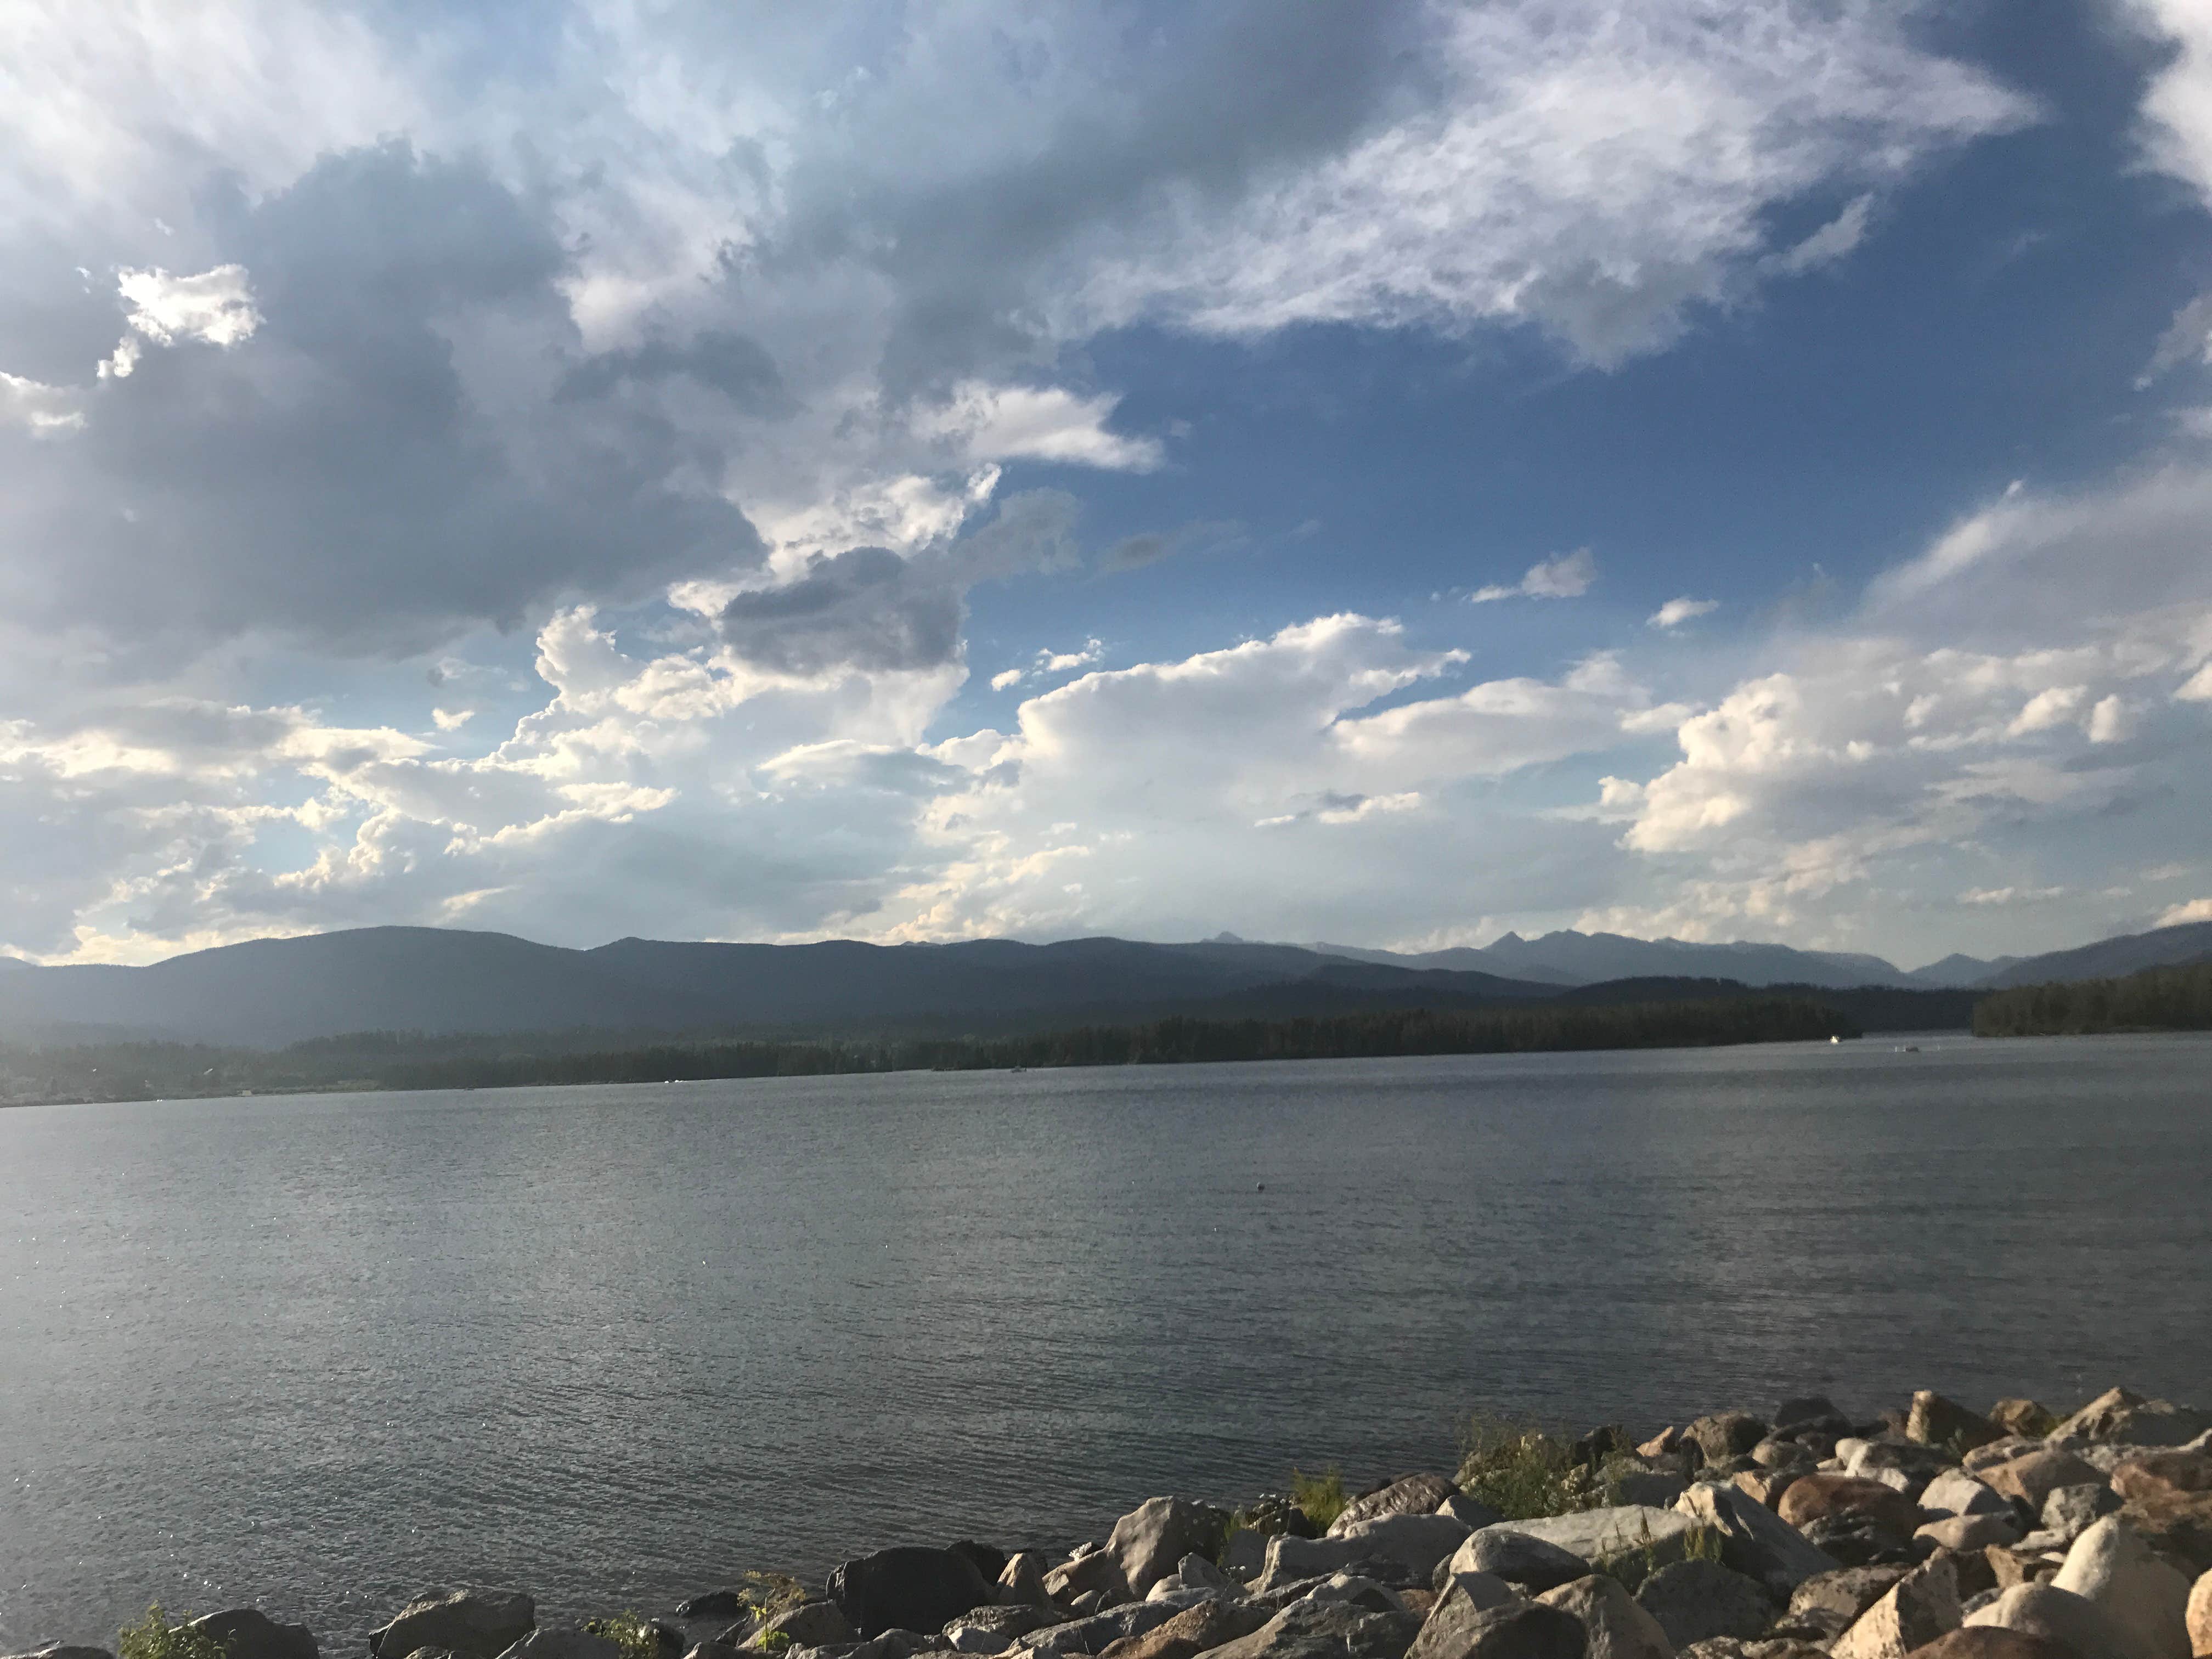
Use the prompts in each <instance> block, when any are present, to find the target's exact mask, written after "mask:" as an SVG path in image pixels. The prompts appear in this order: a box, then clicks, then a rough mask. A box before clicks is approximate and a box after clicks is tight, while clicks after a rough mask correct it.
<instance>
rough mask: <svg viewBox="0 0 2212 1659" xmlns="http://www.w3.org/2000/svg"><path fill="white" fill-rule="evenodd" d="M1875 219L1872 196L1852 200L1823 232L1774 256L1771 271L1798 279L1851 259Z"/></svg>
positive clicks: (1816, 232)
mask: <svg viewBox="0 0 2212 1659" xmlns="http://www.w3.org/2000/svg"><path fill="white" fill-rule="evenodd" d="M1873 216H1874V197H1873V196H1871V195H1864V196H1855V197H1852V198H1851V199H1850V201H1849V202H1847V203H1845V204H1844V210H1843V211H1842V212H1840V213H1838V215H1837V216H1835V217H1834V218H1832V219H1831V220H1829V221H1828V222H1827V223H1826V224H1825V225H1822V226H1821V227H1820V229H1818V230H1816V231H1814V233H1813V234H1811V235H1809V236H1808V237H1807V238H1806V239H1805V240H1803V241H1802V242H1800V243H1798V244H1797V245H1796V246H1795V247H1792V248H1788V249H1786V250H1784V252H1781V253H1778V254H1777V255H1775V256H1774V258H1773V259H1772V260H1771V262H1770V265H1771V269H1772V270H1778V271H1781V272H1782V273H1784V275H1786V276H1802V275H1803V274H1804V273H1805V272H1806V271H1808V270H1819V269H1820V268H1821V267H1822V266H1823V265H1832V264H1836V263H1837V262H1838V260H1841V259H1845V258H1850V255H1851V254H1852V253H1853V252H1856V251H1857V247H1858V245H1859V244H1860V243H1861V242H1863V241H1864V240H1866V234H1867V225H1868V222H1869V221H1870V220H1871V219H1872V218H1873Z"/></svg>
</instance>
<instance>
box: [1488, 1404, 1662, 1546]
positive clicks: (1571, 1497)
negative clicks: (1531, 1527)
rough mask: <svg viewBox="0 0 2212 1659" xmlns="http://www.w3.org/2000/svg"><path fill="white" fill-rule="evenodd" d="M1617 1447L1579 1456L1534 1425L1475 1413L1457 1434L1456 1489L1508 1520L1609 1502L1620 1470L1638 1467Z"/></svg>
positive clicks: (1567, 1512)
mask: <svg viewBox="0 0 2212 1659" xmlns="http://www.w3.org/2000/svg"><path fill="white" fill-rule="evenodd" d="M1601 1443H1602V1442H1601ZM1618 1446H1619V1443H1618V1442H1616V1443H1615V1449H1613V1450H1610V1451H1607V1453H1605V1454H1604V1455H1602V1456H1599V1457H1594V1458H1585V1457H1580V1456H1577V1455H1576V1452H1575V1449H1574V1448H1573V1447H1571V1446H1569V1445H1566V1444H1564V1443H1561V1442H1559V1441H1558V1440H1554V1439H1553V1437H1551V1436H1550V1435H1548V1434H1546V1433H1545V1432H1543V1431H1541V1429H1537V1428H1534V1427H1531V1426H1530V1425H1528V1424H1525V1423H1516V1422H1513V1421H1512V1420H1511V1419H1507V1418H1503V1417H1494V1416H1492V1415H1490V1414H1489V1413H1484V1412H1477V1413H1474V1415H1473V1416H1471V1417H1469V1418H1468V1420H1467V1425H1466V1427H1465V1428H1464V1429H1462V1431H1461V1433H1460V1451H1461V1454H1462V1456H1461V1461H1460V1466H1459V1486H1460V1490H1461V1491H1462V1492H1465V1493H1467V1495H1468V1497H1470V1498H1480V1500H1481V1501H1482V1502H1484V1503H1486V1504H1489V1505H1490V1507H1491V1508H1492V1509H1494V1510H1497V1511H1498V1513H1499V1514H1500V1515H1502V1516H1504V1517H1505V1518H1506V1519H1507V1520H1508V1521H1539V1520H1541V1519H1543V1518H1544V1517H1545V1516H1551V1515H1572V1514H1574V1513H1575V1512H1576V1511H1577V1510H1594V1509H1597V1508H1600V1507H1601V1506H1603V1505H1606V1504H1611V1503H1613V1501H1614V1498H1615V1493H1614V1490H1613V1483H1614V1481H1615V1480H1617V1479H1618V1478H1619V1477H1620V1474H1623V1473H1625V1472H1626V1471H1629V1470H1632V1469H1638V1468H1642V1467H1643V1465H1642V1464H1640V1463H1638V1462H1636V1460H1635V1459H1633V1458H1632V1457H1630V1456H1628V1455H1626V1453H1625V1452H1623V1451H1621V1450H1620V1449H1618Z"/></svg>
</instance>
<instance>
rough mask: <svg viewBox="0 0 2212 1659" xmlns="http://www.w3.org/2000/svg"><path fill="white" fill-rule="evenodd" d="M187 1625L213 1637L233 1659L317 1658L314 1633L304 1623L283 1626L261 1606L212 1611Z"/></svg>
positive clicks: (196, 1631) (187, 1628)
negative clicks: (260, 1607)
mask: <svg viewBox="0 0 2212 1659" xmlns="http://www.w3.org/2000/svg"><path fill="white" fill-rule="evenodd" d="M185 1629H186V1630H188V1631H191V1632H195V1633H197V1634H198V1635H201V1636H207V1637H212V1638H214V1639H215V1640H216V1641H217V1642H219V1643H221V1644H222V1646H223V1647H224V1648H226V1649H227V1650H229V1653H230V1659H317V1656H316V1650H315V1638H314V1633H313V1632H312V1631H310V1630H309V1629H308V1628H307V1626H305V1625H280V1624H278V1623H277V1622H276V1620H274V1619H271V1618H270V1616H269V1615H268V1614H267V1613H263V1612H262V1611H261V1610H260V1609H259V1608H258V1607H232V1608H230V1609H229V1610H228V1611H227V1612H223V1613H208V1614H206V1615H205V1616H204V1617H202V1618H198V1619H195V1620H192V1621H191V1623H189V1624H187V1625H186V1626H185Z"/></svg>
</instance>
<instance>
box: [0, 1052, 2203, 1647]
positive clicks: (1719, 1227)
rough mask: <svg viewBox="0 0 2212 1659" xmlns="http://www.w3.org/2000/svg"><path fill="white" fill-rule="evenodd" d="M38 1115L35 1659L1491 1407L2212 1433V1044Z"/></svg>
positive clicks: (1592, 1060) (19, 1607) (5, 1589)
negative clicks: (142, 1630)
mask: <svg viewBox="0 0 2212 1659" xmlns="http://www.w3.org/2000/svg"><path fill="white" fill-rule="evenodd" d="M1922 1042H1923V1052H1921V1053H1918V1054H1904V1053H1899V1052H1897V1051H1896V1049H1895V1046H1894V1044H1893V1042H1889V1041H1871V1040H1870V1041H1869V1042H1863V1043H1857V1044H1847V1045H1844V1046H1843V1047H1840V1048H1830V1047H1826V1046H1823V1047H1820V1048H1800V1047H1787V1048H1736V1049H1727V1050H1716V1051H1703V1052H1674V1053H1658V1054H1653V1053H1639V1054H1625V1053H1613V1054H1551V1055H1536V1056H1527V1057H1512V1058H1502V1057H1482V1058H1467V1059H1445V1060H1429V1059H1425V1060H1382V1061H1348V1062H1307V1063H1302V1064H1301V1063H1287V1064H1279V1065H1260V1066H1202V1067H1201V1066H1189V1067H1181V1066H1178V1067H1160V1068H1146V1069H1133V1070H1115V1071H1079V1072H1051V1073H1030V1074H1027V1075H1023V1076H1014V1075H1006V1074H981V1075H978V1074H946V1075H936V1074H921V1075H908V1076H899V1077H887V1078H866V1079H862V1078H827V1079H793V1080H782V1081H773V1082H739V1083H722V1084H703V1085H690V1086H671V1087H666V1088H629V1089H617V1088H580V1089H558V1090H552V1089H548V1090H521V1091H499V1092H490V1091H486V1092H478V1093H470V1094H419V1095H359V1096H324V1097H294V1098H288V1099H287V1098H264V1099H255V1100H227V1101H206V1102H196V1103H185V1104H174V1105H155V1104H147V1105H131V1106H84V1107H63V1108H43V1109H19V1110H15V1111H5V1112H0V1217H4V1220H0V1469H3V1470H4V1474H5V1480H4V1482H0V1651H6V1650H12V1649H16V1648H21V1647H23V1646H26V1645H27V1644H30V1643H31V1642H33V1641H34V1640H42V1639H45V1638H55V1637H59V1638H73V1639H79V1640H98V1641H108V1640H111V1639H112V1635H113V1632H115V1630H116V1628H117V1626H118V1624H119V1623H121V1622H123V1621H124V1620H126V1619H130V1618H132V1617H135V1616H136V1615H137V1613H140V1612H142V1611H143V1609H144V1607H145V1606H146V1604H147V1603H148V1602H149V1601H152V1600H155V1599H157V1598H158V1599H159V1600H160V1601H161V1602H162V1603H163V1604H164V1605H165V1606H166V1607H169V1608H170V1609H171V1610H172V1611H174V1610H177V1609H179V1608H185V1609H191V1610H193V1611H207V1610H210V1609H211V1608H214V1607H220V1606H229V1605H234V1604H237V1603H240V1602H258V1604H260V1605H261V1606H263V1607H266V1608H268V1609H270V1611H272V1612H275V1613H279V1614H280V1615H282V1616H285V1617H288V1618H295V1619H303V1620H306V1621H307V1623H308V1624H310V1625H311V1626H313V1628H314V1629H315V1631H316V1632H317V1633H318V1634H319V1636H320V1637H321V1638H322V1641H323V1646H324V1650H325V1652H326V1653H327V1652H337V1653H340V1654H354V1653H357V1652H358V1651H359V1648H358V1646H357V1644H358V1643H359V1642H360V1640H361V1638H362V1634H363V1632H365V1631H366V1630H367V1629H368V1626H371V1625H372V1624H374V1623H377V1622H380V1620H382V1619H383V1618H384V1617H386V1615H388V1614H389V1613H391V1612H392V1611H394V1610H395V1609H396V1608H397V1607H398V1605H399V1604H400V1602H401V1601H403V1600H404V1599H405V1597H406V1596H407V1595H410V1594H411V1593H413V1592H415V1591H416V1590H418V1589H422V1588H424V1587H426V1586H428V1585H431V1584H436V1583H450V1582H453V1581H475V1582H489V1583H511V1584H514V1585H517V1586H520V1587H521V1588H524V1589H530V1590H532V1592H534V1593H535V1594H536V1595H538V1598H539V1601H540V1607H541V1617H547V1616H560V1615H574V1614H581V1613H589V1612H594V1611H611V1610H615V1609H618V1608H622V1607H638V1608H640V1609H641V1610H644V1611H647V1612H659V1611H665V1610H666V1609H667V1608H668V1607H670V1606H671V1604H672V1602H673V1601H675V1600H676V1599H677V1598H678V1597H679V1596H681V1595H685V1594H688V1593H690V1592H692V1591H695V1590H696V1589H702V1588H706V1587H709V1586H712V1585H714V1584H718V1583H726V1582H728V1581H729V1580H730V1579H731V1577H732V1575H734V1574H736V1573H738V1572H739V1571H743V1570H744V1569H745V1568H748V1567H755V1566H763V1567H787V1568H790V1569H793V1570H795V1571H801V1572H803V1573H805V1575H807V1576H808V1577H814V1576H816V1575H817V1574H819V1573H820V1572H821V1571H823V1569H824V1568H826V1567H827V1566H829V1565H832V1564H833V1563H834V1562H835V1561H836V1560H837V1559H840V1558H842V1556H844V1555H846V1554H848V1553H857V1552H859V1551H861V1550H865V1549H869V1548H873V1547H880V1546H884V1545H887V1544H891V1543H898V1542H915V1541H926V1542H944V1541H949V1540H950V1539H951V1538H953V1537H956V1536H961V1535H970V1536H975V1537H980V1538H983V1539H987V1540H989V1541H994V1542H996V1543H999V1544H1001V1545H1004V1546H1015V1545H1022V1544H1030V1543H1056V1544H1060V1545H1063V1546H1064V1545H1066V1544H1068V1543H1072V1542H1073V1541H1076V1540H1078V1539H1080V1538H1082V1537H1085V1536H1097V1535H1101V1534H1103V1530H1104V1528H1106V1527H1107V1526H1108V1525H1109V1524H1110V1522H1111V1521H1112V1518H1113V1517H1114V1516H1115V1515H1117V1514H1119V1513H1120V1512H1121V1510H1125V1509H1127V1508H1128V1507H1130V1506H1131V1505H1132V1504H1134V1503H1135V1502H1137V1501H1138V1500H1139V1499H1141V1498H1144V1497H1146V1496H1147V1495H1149V1494H1151V1493H1153V1492H1164V1491H1170V1490H1175V1491H1181V1492H1186V1493H1189V1494H1191V1495H1194V1496H1220V1497H1226V1498H1236V1497H1241V1496H1245V1495H1249V1494H1250V1493H1252V1492H1255V1491H1258V1490H1261V1489H1267V1488H1279V1486H1281V1485H1282V1484H1283V1482H1284V1480H1285V1477H1286V1474H1287V1472H1288V1470H1289V1468H1290V1467H1291V1464H1292V1463H1293V1462H1296V1463H1298V1464H1301V1465H1302V1466H1304V1467H1305V1468H1309V1469H1310V1468H1316V1467H1317V1466H1321V1465H1325V1464H1330V1463H1335V1464H1340V1465H1341V1466H1342V1468H1344V1470H1345V1471H1346V1475H1347V1477H1348V1478H1349V1479H1351V1480H1354V1481H1359V1480H1366V1479H1369V1478H1372V1477H1376V1476H1381V1475H1384V1474H1396V1473H1401V1472H1403V1471H1406V1470H1409V1469H1413V1468H1445V1469H1449V1468H1450V1467H1451V1465H1452V1463H1453V1462H1454V1451H1453V1448H1454V1444H1455V1425H1456V1424H1457V1422H1458V1421H1460V1420H1461V1419H1462V1417H1463V1415H1464V1414H1465V1413H1467V1412H1468V1411H1469V1410H1470V1409H1473V1408H1475V1407H1482V1408H1486V1409H1489V1410H1492V1411H1499V1412H1504V1413H1525V1414H1530V1415H1535V1416H1541V1417H1542V1418H1545V1419H1552V1420H1555V1421H1559V1422H1563V1423H1565V1424H1569V1425H1574V1426H1576V1427H1578V1428H1579V1427H1581V1426H1585V1425H1589V1424H1590V1423H1593V1422H1595V1421H1598V1420H1601V1419H1626V1421H1627V1422H1628V1424H1629V1425H1631V1426H1632V1427H1635V1428H1638V1429H1646V1430H1648V1429H1650V1428H1653V1427H1656V1425H1659V1424H1660V1423H1662V1422H1663V1421H1666V1420H1669V1419H1680V1418H1682V1417H1685V1416H1686V1415H1688V1414H1691V1413H1695V1412H1699V1411H1702V1410H1705V1409H1709V1408H1713V1407H1723V1406H1729V1405H1735V1404H1747V1405H1749V1406H1751V1407H1755V1408H1756V1407H1769V1406H1771V1404H1772V1403H1773V1401H1775V1400H1776V1399H1777V1398H1778V1396H1780V1395H1784V1394H1790V1393H1796V1392H1801V1391H1804V1390H1808V1389H1818V1390H1824V1391H1826V1392H1829V1393H1832V1394H1833V1395H1835V1396H1836V1397H1837V1398H1838V1400H1839V1401H1841V1402H1842V1403H1843V1404H1844V1406H1845V1407H1846V1409H1850V1410H1853V1411H1857V1412H1867V1413H1870V1412H1872V1411H1873V1410H1875V1409H1878V1408H1879V1407H1883V1406H1886V1405H1891V1404H1894V1403H1898V1402H1899V1401H1901V1400H1902V1399H1903V1398H1904V1396H1905V1394H1906V1392H1907V1391H1908V1390H1910V1389H1912V1388H1915V1387H1920V1386H1933V1387H1938V1388H1942V1389H1946V1390H1948V1391H1950V1392H1953V1393H1955V1394H1957V1395H1960V1396H1963V1397H1964V1398H1966V1400H1968V1401H1972V1402H1975V1403H1978V1404H1981V1403H1986V1402H1987V1401H1989V1400H1990V1398H1992V1397H1993V1396H1995V1395H1998V1394H2001V1393H2014V1392H2027V1393H2031V1394H2033V1395H2037V1396H2038V1397H2039V1398H2042V1399H2044V1400H2045V1401H2047V1402H2050V1403H2054V1404H2065V1403H2070V1402H2072V1401H2075V1400H2077V1399H2078V1398H2080V1397H2081V1396H2085V1395H2088V1394H2090V1393H2093V1392H2094V1391H2096V1390H2099V1389H2103V1388H2104V1387H2106V1385H2108V1384H2110V1383H2116V1382H2124V1383H2128V1384H2130V1385H2131V1386H2133V1387H2136V1388H2138V1389H2148V1390H2152V1391H2158V1392H2164V1393H2167V1394H2170V1395H2177V1396H2180V1397H2184V1398H2195V1399H2197V1400H2198V1401H2206V1400H2208V1399H2212V1248H2208V1247H2212V1201H2208V1200H2212V1041H2208V1040H2204V1039H2199V1038H2193V1037H2167V1038H2114V1039H2090V1040H2081V1039H2076V1040H2071V1041H2049V1042H2042V1041H2031V1042H2007V1043H1981V1044H1976V1043H1973V1042H1970V1041H1968V1040H1966V1039H1965V1038H1960V1037H1948V1038H1928V1039H1922Z"/></svg>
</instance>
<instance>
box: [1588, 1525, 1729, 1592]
mask: <svg viewBox="0 0 2212 1659" xmlns="http://www.w3.org/2000/svg"><path fill="white" fill-rule="evenodd" d="M1680 1559H1683V1560H1685V1561H1710V1562H1711V1563H1712V1564H1713V1565H1715V1566H1718V1565H1721V1535H1720V1534H1719V1533H1717V1532H1716V1531H1714V1530H1713V1528H1711V1527H1699V1528H1696V1529H1694V1530H1693V1531H1692V1532H1691V1533H1690V1534H1688V1535H1687V1536H1686V1538H1685V1539H1684V1540H1683V1541H1682V1553H1681V1557H1680ZM1591 1565H1593V1566H1595V1568H1596V1569H1597V1571H1600V1572H1601V1573H1603V1574H1605V1575H1606V1577H1608V1578H1617V1579H1619V1580H1620V1583H1621V1587H1622V1588H1623V1589H1626V1590H1627V1592H1628V1593H1629V1594H1630V1595H1635V1594H1636V1592H1637V1591H1638V1590H1639V1589H1642V1588H1643V1587H1644V1580H1645V1579H1647V1578H1649V1577H1650V1576H1651V1575H1652V1574H1653V1573H1655V1572H1656V1571H1659V1569H1660V1567H1661V1565H1662V1562H1661V1561H1660V1559H1659V1552H1658V1549H1657V1547H1656V1546H1655V1545H1654V1544H1653V1543H1652V1541H1651V1537H1650V1532H1649V1531H1648V1530H1647V1531H1646V1532H1645V1534H1644V1542H1643V1543H1642V1545H1640V1546H1639V1547H1637V1548H1634V1549H1626V1550H1620V1551H1618V1552H1616V1553H1613V1554H1612V1555H1607V1556H1601V1557H1600V1558H1599V1559H1597V1560H1596V1561H1595V1562H1593V1563H1592V1564H1591Z"/></svg>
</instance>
